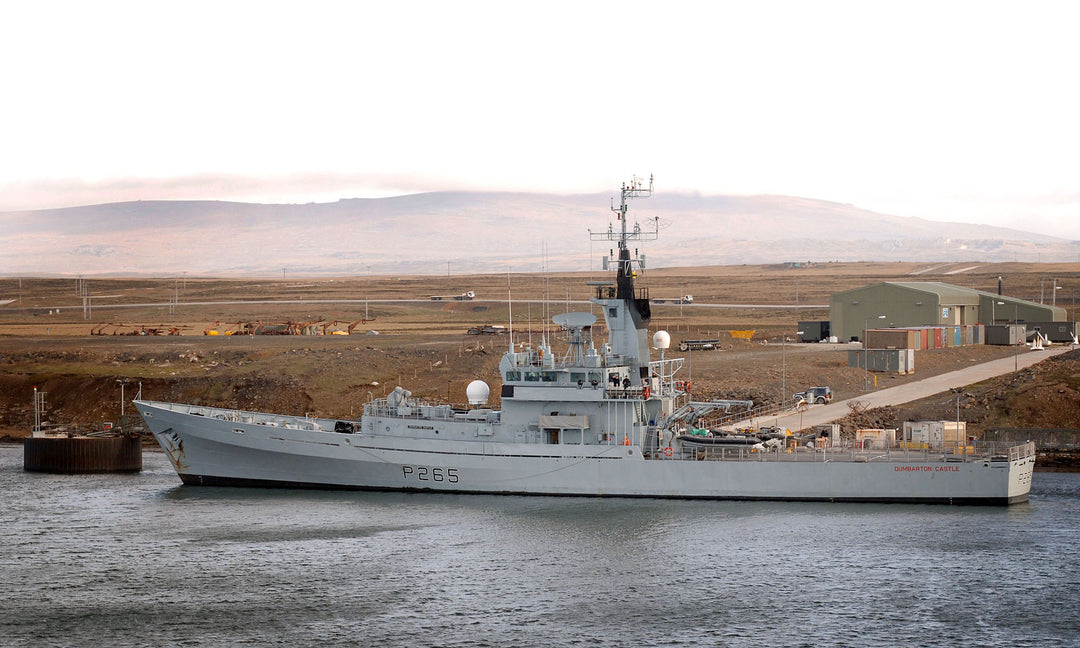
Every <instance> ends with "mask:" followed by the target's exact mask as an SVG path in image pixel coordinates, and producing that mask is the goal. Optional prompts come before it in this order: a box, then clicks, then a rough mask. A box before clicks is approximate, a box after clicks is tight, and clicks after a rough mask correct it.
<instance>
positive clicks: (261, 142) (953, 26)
mask: <svg viewBox="0 0 1080 648" xmlns="http://www.w3.org/2000/svg"><path fill="white" fill-rule="evenodd" d="M1078 18H1080V4H1077V3H1075V2H1025V3H1018V2H1008V3H1006V2H942V1H933V2H914V1H911V0H904V1H903V2H890V1H881V2H749V1H745V0H743V1H739V2H700V3H697V2H685V3H680V2H655V1H654V2H648V3H638V2H626V1H622V2H613V3H608V2H582V1H581V0H577V1H575V2H543V3H523V2H506V1H502V2H467V1H462V0H459V1H457V2H408V1H395V2H374V1H372V2H345V3H323V2H312V3H298V2H280V3H277V2H251V3H247V2H221V1H214V2H190V1H189V2H183V3H161V2H145V1H141V2H132V3H119V2H108V1H105V2H77V3H74V2H73V3H70V4H69V3H56V2H52V3H50V2H8V3H4V4H3V6H2V8H0V60H2V61H3V75H2V76H0V83H2V84H3V87H4V92H3V99H2V101H0V119H2V123H3V133H4V134H3V138H2V151H3V153H2V155H0V210H12V209H35V208H45V207H58V206H68V205H77V204H89V203H99V202H111V201H118V200H132V199H188V198H205V199H229V200H251V201H258V202H308V201H330V200H336V199H338V198H347V197H373V196H385V195H394V194H400V193H413V192H418V191H433V190H447V189H477V190H524V191H539V192H561V193H577V192H612V191H614V190H615V189H616V188H617V187H618V185H619V183H620V182H621V181H623V180H626V179H629V177H630V176H631V175H632V174H638V175H640V176H646V177H647V176H648V174H650V173H654V174H655V175H656V183H657V191H658V192H659V191H698V192H701V193H705V194H759V193H769V194H784V195H793V196H804V197H810V198H820V199H826V200H833V201H837V202H843V203H852V204H855V205H858V206H860V207H864V208H868V209H872V210H876V211H880V212H885V213H891V214H896V215H901V216H919V217H924V218H930V219H935V220H957V221H966V222H977V223H988V224H995V225H1005V226H1011V227H1017V228H1034V229H1038V230H1040V231H1044V232H1046V233H1050V234H1057V235H1059V236H1063V237H1066V238H1072V239H1080V189H1078V187H1077V182H1078V178H1080V163H1078V157H1080V128H1078V125H1077V120H1078V118H1080V90H1078V89H1077V81H1076V78H1077V72H1076V66H1077V61H1080V38H1077V36H1076V26H1077V24H1080V21H1078Z"/></svg>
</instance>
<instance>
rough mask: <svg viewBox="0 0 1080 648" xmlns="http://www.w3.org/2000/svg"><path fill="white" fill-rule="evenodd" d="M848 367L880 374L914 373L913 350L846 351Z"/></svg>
mask: <svg viewBox="0 0 1080 648" xmlns="http://www.w3.org/2000/svg"><path fill="white" fill-rule="evenodd" d="M848 366H849V367H858V368H860V369H866V370H867V371H878V372H882V373H897V374H909V373H914V372H915V349H864V350H857V349H852V350H850V351H848Z"/></svg>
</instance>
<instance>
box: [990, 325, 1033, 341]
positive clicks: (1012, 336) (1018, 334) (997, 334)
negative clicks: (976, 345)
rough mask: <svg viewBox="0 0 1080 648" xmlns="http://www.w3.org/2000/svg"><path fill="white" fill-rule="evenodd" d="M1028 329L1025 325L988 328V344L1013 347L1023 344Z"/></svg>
mask: <svg viewBox="0 0 1080 648" xmlns="http://www.w3.org/2000/svg"><path fill="white" fill-rule="evenodd" d="M1026 329H1027V327H1026V326H1025V325H1023V324H995V325H993V326H987V327H986V344H994V345H998V346H1011V345H1013V344H1021V343H1023V341H1024V340H1025V338H1026V337H1027V330H1026Z"/></svg>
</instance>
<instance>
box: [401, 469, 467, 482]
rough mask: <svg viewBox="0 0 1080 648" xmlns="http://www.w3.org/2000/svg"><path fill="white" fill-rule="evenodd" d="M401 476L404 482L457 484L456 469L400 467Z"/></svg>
mask: <svg viewBox="0 0 1080 648" xmlns="http://www.w3.org/2000/svg"><path fill="white" fill-rule="evenodd" d="M401 476H402V477H403V478H404V479H405V480H406V481H412V480H416V481H433V482H448V483H451V484H456V483H458V471H457V468H432V467H429V466H404V465H403V466H402V467H401Z"/></svg>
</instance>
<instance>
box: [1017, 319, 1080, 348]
mask: <svg viewBox="0 0 1080 648" xmlns="http://www.w3.org/2000/svg"><path fill="white" fill-rule="evenodd" d="M1026 326H1027V330H1028V331H1038V332H1039V333H1042V334H1043V337H1045V338H1046V339H1047V340H1050V341H1051V342H1063V343H1065V344H1068V343H1070V342H1072V341H1073V336H1074V335H1077V333H1078V331H1077V325H1076V322H1027V323H1026Z"/></svg>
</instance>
